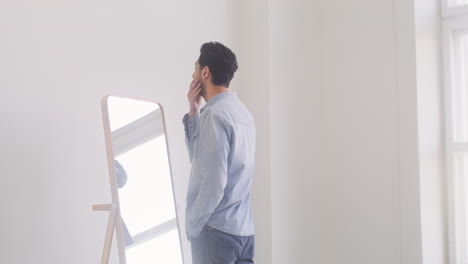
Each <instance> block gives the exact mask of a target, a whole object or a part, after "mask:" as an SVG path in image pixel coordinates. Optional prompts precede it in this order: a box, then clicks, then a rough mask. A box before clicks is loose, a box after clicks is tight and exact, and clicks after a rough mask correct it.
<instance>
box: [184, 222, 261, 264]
mask: <svg viewBox="0 0 468 264" xmlns="http://www.w3.org/2000/svg"><path fill="white" fill-rule="evenodd" d="M190 242H191V245H192V260H193V262H192V264H248V263H254V261H253V259H254V253H255V236H235V235H231V234H228V233H224V232H222V231H219V230H217V229H214V228H212V227H209V226H205V227H204V228H203V230H202V232H201V233H200V235H199V236H198V237H196V238H192V239H191V241H190Z"/></svg>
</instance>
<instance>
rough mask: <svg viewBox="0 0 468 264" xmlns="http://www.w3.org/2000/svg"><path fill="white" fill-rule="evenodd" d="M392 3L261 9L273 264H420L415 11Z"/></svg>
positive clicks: (279, 4) (370, 0) (278, 4)
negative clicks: (266, 47) (265, 18)
mask: <svg viewBox="0 0 468 264" xmlns="http://www.w3.org/2000/svg"><path fill="white" fill-rule="evenodd" d="M395 3H397V4H394V1H391V0H381V1H375V0H359V1H339V0H332V1H330V0H323V1H312V2H311V1H308V2H304V1H298V0H297V1H288V2H287V3H286V2H284V1H275V0H272V1H269V3H268V8H269V26H270V27H269V34H270V35H269V43H270V51H269V54H270V80H269V86H270V98H271V102H270V109H271V112H270V122H271V175H272V179H271V186H272V191H271V192H272V246H273V247H272V252H273V257H272V259H273V263H289V262H290V263H304V261H305V260H307V263H325V264H326V263H356V264H363V263H388V264H395V263H408V264H416V263H422V256H421V223H420V211H419V210H420V207H419V175H418V147H417V144H418V141H417V132H418V131H417V112H416V110H417V101H416V99H417V97H416V67H415V66H416V56H415V46H414V42H415V40H414V37H415V35H414V9H413V7H412V1H406V2H403V1H402V2H400V1H399V2H395ZM298 234H301V235H300V236H298Z"/></svg>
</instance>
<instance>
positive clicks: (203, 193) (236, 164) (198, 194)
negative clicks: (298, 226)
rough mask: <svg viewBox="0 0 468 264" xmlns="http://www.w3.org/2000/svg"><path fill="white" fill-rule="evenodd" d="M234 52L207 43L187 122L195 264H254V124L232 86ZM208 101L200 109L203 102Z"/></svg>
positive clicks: (189, 206) (189, 225) (190, 229)
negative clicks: (230, 87) (252, 202)
mask: <svg viewBox="0 0 468 264" xmlns="http://www.w3.org/2000/svg"><path fill="white" fill-rule="evenodd" d="M236 70H237V60H236V56H235V55H234V53H233V52H232V51H231V50H230V49H228V48H227V47H225V46H224V45H222V44H221V43H217V42H209V43H205V44H203V45H202V47H201V49H200V57H199V59H198V60H197V61H196V62H195V72H194V73H193V75H192V77H193V80H192V82H191V84H190V89H189V92H188V94H187V98H188V100H189V104H190V111H189V113H187V114H186V115H185V116H184V118H183V123H184V127H185V136H186V138H185V139H186V143H187V149H188V151H189V157H190V162H191V163H192V170H191V175H190V182H189V188H188V194H187V208H186V221H185V222H186V231H187V238H188V239H189V240H190V242H191V247H192V259H193V264H231V263H232V264H234V263H235V264H244V263H254V262H253V257H254V250H255V249H254V246H255V236H254V226H253V219H252V207H251V202H250V200H251V197H250V192H251V186H252V176H253V171H254V158H255V124H254V119H253V117H252V115H251V114H250V112H249V111H248V109H247V108H246V107H245V106H244V105H243V104H242V103H241V101H239V98H238V97H237V94H236V93H234V92H229V89H228V87H229V83H230V81H231V79H232V78H233V77H234V73H235V72H236ZM202 98H203V99H204V100H205V101H206V104H205V106H203V107H202V108H201V109H200V107H201V99H202Z"/></svg>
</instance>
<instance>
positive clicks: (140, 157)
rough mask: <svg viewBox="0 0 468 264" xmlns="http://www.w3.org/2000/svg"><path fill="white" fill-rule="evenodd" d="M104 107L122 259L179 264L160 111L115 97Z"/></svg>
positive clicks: (154, 106) (155, 106)
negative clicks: (112, 163)
mask: <svg viewBox="0 0 468 264" xmlns="http://www.w3.org/2000/svg"><path fill="white" fill-rule="evenodd" d="M107 111H108V117H109V124H108V125H109V129H108V131H110V133H111V134H110V135H109V136H110V138H111V142H112V153H113V157H111V158H112V159H113V161H114V165H115V168H114V169H115V174H116V175H115V177H116V179H115V180H111V182H114V183H115V184H114V185H116V186H111V187H112V188H114V189H115V188H116V189H117V190H118V191H117V192H116V193H118V197H117V199H116V200H117V201H114V203H116V202H118V203H119V204H118V206H119V208H120V215H121V221H117V223H119V222H120V223H121V230H122V239H119V236H117V238H118V240H123V241H118V243H123V244H124V248H125V254H123V255H124V256H126V257H125V260H126V263H128V264H136V263H174V264H176V263H182V254H181V249H180V236H179V230H178V228H177V218H176V210H175V203H174V194H173V186H172V178H171V170H170V164H169V159H168V150H167V143H166V135H165V128H164V119H163V111H162V109H161V107H160V105H159V104H157V103H154V102H149V101H143V100H135V99H130V98H125V97H117V96H109V97H108V98H107ZM106 136H107V135H106ZM121 248H123V247H121ZM121 255H122V254H121ZM121 263H125V262H121Z"/></svg>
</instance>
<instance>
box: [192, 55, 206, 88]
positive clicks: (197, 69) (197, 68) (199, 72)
mask: <svg viewBox="0 0 468 264" xmlns="http://www.w3.org/2000/svg"><path fill="white" fill-rule="evenodd" d="M192 78H194V79H198V80H199V81H200V84H201V92H200V95H204V94H205V82H204V80H203V79H202V70H201V69H200V64H199V63H198V60H197V61H196V62H195V70H194V72H193V74H192Z"/></svg>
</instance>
